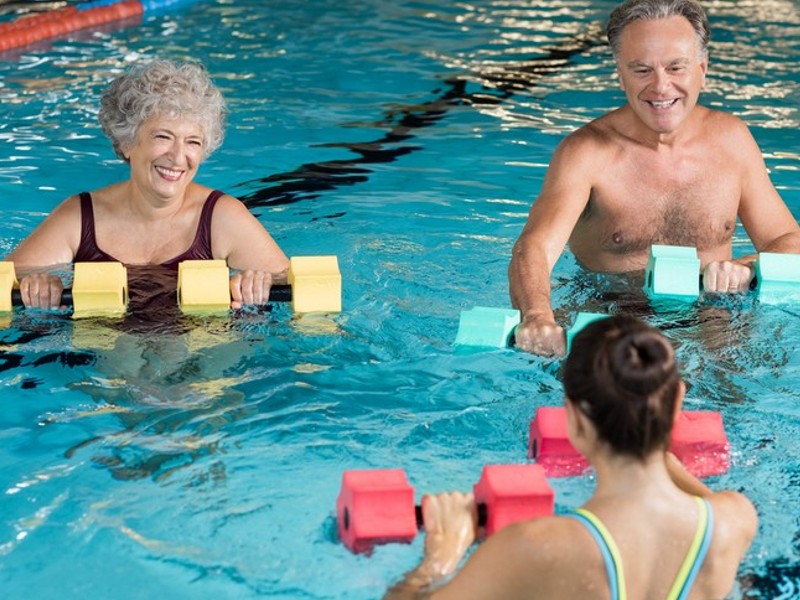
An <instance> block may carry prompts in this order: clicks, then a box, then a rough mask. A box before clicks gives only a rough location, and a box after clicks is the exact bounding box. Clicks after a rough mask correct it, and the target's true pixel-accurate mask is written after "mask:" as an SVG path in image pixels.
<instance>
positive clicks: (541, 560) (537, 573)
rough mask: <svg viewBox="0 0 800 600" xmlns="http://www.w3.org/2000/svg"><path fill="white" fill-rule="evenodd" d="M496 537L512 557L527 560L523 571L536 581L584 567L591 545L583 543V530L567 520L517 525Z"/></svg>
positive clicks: (537, 520)
mask: <svg viewBox="0 0 800 600" xmlns="http://www.w3.org/2000/svg"><path fill="white" fill-rule="evenodd" d="M496 535H504V537H505V538H506V540H507V541H508V542H509V548H510V549H511V550H512V554H515V555H519V556H525V557H526V558H525V560H524V561H523V568H524V569H525V570H526V572H529V573H530V576H532V577H535V578H537V579H539V578H542V577H545V578H551V577H553V574H554V573H563V572H572V570H573V569H574V568H575V565H576V564H584V565H585V564H586V561H587V560H589V558H590V554H591V553H590V551H591V550H592V546H591V545H590V544H587V543H583V542H585V541H587V539H588V538H587V536H588V534H587V532H586V529H585V528H584V527H583V526H582V525H581V524H580V523H579V522H578V521H577V520H575V519H570V518H567V517H560V516H556V517H547V518H541V519H534V520H532V521H526V522H523V523H518V524H515V525H512V526H510V527H508V528H506V529H505V530H503V531H502V532H500V533H499V534H496ZM501 541H502V540H501Z"/></svg>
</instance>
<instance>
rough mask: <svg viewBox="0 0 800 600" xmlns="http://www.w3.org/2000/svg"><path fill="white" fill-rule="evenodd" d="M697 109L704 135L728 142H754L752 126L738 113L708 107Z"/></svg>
mask: <svg viewBox="0 0 800 600" xmlns="http://www.w3.org/2000/svg"><path fill="white" fill-rule="evenodd" d="M697 110H699V111H700V115H701V118H702V123H703V127H702V135H704V136H707V137H710V138H712V139H718V140H721V141H722V142H724V143H726V144H740V143H742V142H749V143H753V141H754V140H753V134H752V133H751V132H750V128H749V127H748V126H747V124H746V123H745V122H744V121H743V120H742V119H741V118H739V117H737V116H736V115H734V114H731V113H728V112H724V111H721V110H713V109H710V108H707V107H698V109H697Z"/></svg>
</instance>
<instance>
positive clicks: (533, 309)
mask: <svg viewBox="0 0 800 600" xmlns="http://www.w3.org/2000/svg"><path fill="white" fill-rule="evenodd" d="M607 35H608V41H609V44H610V45H611V50H612V52H613V54H614V58H615V61H616V64H617V74H618V76H619V81H620V86H621V87H622V90H623V91H624V92H625V97H626V100H627V102H626V103H625V105H624V106H622V107H621V108H618V109H616V110H614V111H612V112H610V113H608V114H606V115H603V116H602V117H600V118H598V119H596V120H594V121H592V122H590V123H588V124H587V125H585V126H583V127H581V128H580V129H578V130H577V131H575V132H573V133H572V134H570V135H569V136H568V137H567V138H565V139H564V140H563V141H562V142H561V143H560V144H559V146H558V148H557V149H556V151H555V153H554V155H553V158H552V161H551V163H550V166H549V168H548V171H547V174H546V176H545V180H544V183H543V185H542V188H541V191H540V193H539V196H538V198H537V199H536V201H535V202H534V204H533V206H532V207H531V211H530V214H529V216H528V221H527V223H526V225H525V228H524V229H523V231H522V234H521V235H520V237H519V239H518V240H517V242H516V244H515V246H514V250H513V256H512V259H511V264H510V266H509V283H510V293H511V300H512V303H513V305H514V306H515V307H516V308H519V309H520V311H521V313H522V318H523V319H522V323H521V324H520V326H519V327H518V328H517V331H516V343H517V346H518V347H520V348H522V349H524V350H527V351H530V352H535V353H537V354H563V353H564V350H565V348H564V346H565V342H564V332H563V329H562V328H561V327H560V326H559V325H557V324H556V322H555V319H554V315H553V310H552V307H551V304H550V273H551V271H552V269H553V265H554V264H555V262H556V260H557V259H558V257H559V256H560V254H561V252H562V251H563V249H564V247H565V245H566V244H567V243H569V247H570V249H571V251H572V252H573V253H574V254H575V256H576V258H577V259H578V261H579V262H580V263H581V264H582V265H583V266H584V267H586V268H587V269H590V270H593V271H599V272H626V271H637V270H642V269H644V267H645V265H646V263H647V259H648V255H649V249H650V246H651V245H652V244H672V245H683V246H694V247H696V248H697V251H698V254H699V256H700V259H701V261H702V265H703V282H704V286H705V289H706V290H707V291H712V292H738V291H741V290H745V289H747V288H748V286H749V283H750V280H751V279H752V277H753V268H752V266H751V264H752V261H753V259H754V257H753V256H749V257H745V258H740V259H737V260H733V259H732V237H733V232H734V229H735V227H736V221H737V217H738V218H739V219H741V222H742V224H743V225H744V227H745V229H746V230H747V233H748V235H749V236H750V238H751V240H752V241H753V244H754V245H755V247H756V249H757V250H758V251H759V252H763V251H769V252H792V253H800V228H799V227H798V225H797V223H796V221H795V219H794V218H793V216H792V214H791V212H790V211H789V209H788V208H787V207H786V205H785V204H784V203H783V201H782V200H781V198H780V196H779V195H778V193H777V191H776V190H775V187H774V186H773V185H772V182H771V181H770V179H769V175H768V173H767V169H766V165H765V163H764V159H763V157H762V155H761V151H760V150H759V148H758V145H757V144H756V142H755V140H754V139H753V136H752V135H751V133H750V131H749V130H748V128H747V126H746V125H745V124H744V123H743V122H742V121H741V120H740V119H739V118H737V117H735V116H732V115H729V114H726V113H722V112H719V111H715V110H711V109H709V108H706V107H704V106H701V105H699V104H698V97H699V95H700V91H701V89H702V88H703V86H704V85H705V80H706V73H707V69H708V49H707V47H708V41H709V29H708V20H707V18H706V15H705V12H704V11H703V9H702V8H701V7H700V6H699V4H698V3H697V2H694V1H693V0H628V1H627V2H624V3H622V4H621V5H619V6H618V7H617V8H616V9H615V10H614V11H613V12H612V13H611V16H610V18H609V22H608V27H607Z"/></svg>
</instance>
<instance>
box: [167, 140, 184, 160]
mask: <svg viewBox="0 0 800 600" xmlns="http://www.w3.org/2000/svg"><path fill="white" fill-rule="evenodd" d="M167 155H168V156H169V159H170V161H172V163H173V164H174V165H175V166H177V167H180V166H183V164H184V162H185V161H186V144H185V143H184V142H182V141H181V140H178V139H176V140H173V142H172V144H171V145H170V147H169V150H168V151H167Z"/></svg>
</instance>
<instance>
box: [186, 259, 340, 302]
mask: <svg viewBox="0 0 800 600" xmlns="http://www.w3.org/2000/svg"><path fill="white" fill-rule="evenodd" d="M229 278H230V271H229V269H228V265H227V264H226V263H225V261H224V260H186V261H183V262H182V263H180V265H178V304H179V305H180V307H181V309H182V310H183V311H184V312H190V313H208V312H222V311H227V310H228V308H229V307H230V303H231V297H230V283H229ZM269 301H270V302H288V301H291V303H292V310H293V311H294V312H296V313H308V312H340V311H341V310H342V276H341V273H340V272H339V262H338V260H337V259H336V257H335V256H295V257H293V258H291V259H290V261H289V285H273V286H272V288H271V289H270V294H269Z"/></svg>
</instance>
